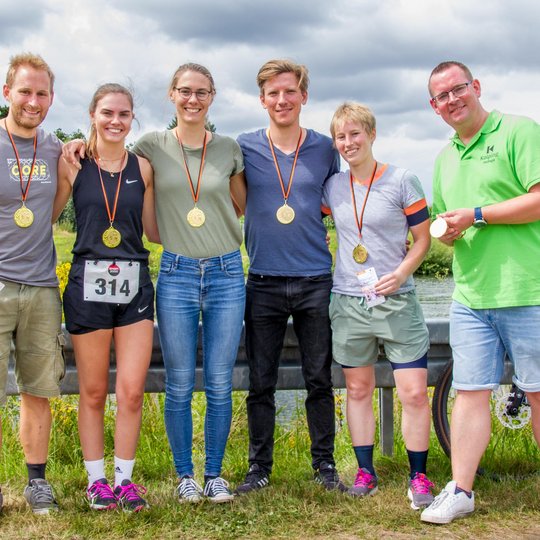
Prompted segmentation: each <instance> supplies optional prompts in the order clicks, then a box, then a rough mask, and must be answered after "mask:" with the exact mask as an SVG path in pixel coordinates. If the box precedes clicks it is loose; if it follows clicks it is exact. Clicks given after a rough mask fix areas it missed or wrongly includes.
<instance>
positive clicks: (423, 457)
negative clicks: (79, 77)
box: [407, 449, 428, 480]
mask: <svg viewBox="0 0 540 540" xmlns="http://www.w3.org/2000/svg"><path fill="white" fill-rule="evenodd" d="M407 455H408V456H409V466H410V468H411V480H412V479H413V478H414V475H415V474H416V473H423V474H426V464H427V455H428V451H427V450H424V451H422V452H415V451H414V450H409V449H407Z"/></svg>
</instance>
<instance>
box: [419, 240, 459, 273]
mask: <svg viewBox="0 0 540 540" xmlns="http://www.w3.org/2000/svg"><path fill="white" fill-rule="evenodd" d="M453 256H454V249H453V248H451V247H448V246H447V245H445V244H443V243H442V242H439V241H438V240H434V241H432V243H431V247H430V248H429V251H428V253H427V255H426V257H425V258H424V260H423V262H422V264H421V265H420V266H419V268H418V270H416V272H415V274H416V275H420V276H435V277H439V278H444V277H447V276H448V275H450V274H451V273H452V258H453Z"/></svg>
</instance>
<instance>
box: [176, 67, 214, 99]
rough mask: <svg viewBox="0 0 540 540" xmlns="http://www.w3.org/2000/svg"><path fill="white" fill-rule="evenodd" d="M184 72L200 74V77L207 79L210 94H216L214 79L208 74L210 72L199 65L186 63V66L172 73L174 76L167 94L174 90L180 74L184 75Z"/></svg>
mask: <svg viewBox="0 0 540 540" xmlns="http://www.w3.org/2000/svg"><path fill="white" fill-rule="evenodd" d="M186 71H194V72H195V73H200V74H201V75H204V76H205V77H206V78H207V79H208V82H209V83H210V92H212V94H215V93H216V86H215V84H214V78H213V77H212V74H211V73H210V71H209V70H208V69H207V68H205V67H204V66H201V64H194V63H192V62H188V63H187V64H182V65H181V66H179V67H178V69H177V70H176V71H175V72H174V75H173V77H172V79H171V84H170V85H169V93H170V92H172V91H173V90H174V88H175V87H176V83H177V82H178V79H179V78H180V75H182V73H185V72H186Z"/></svg>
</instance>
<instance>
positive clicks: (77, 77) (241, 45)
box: [0, 0, 540, 198]
mask: <svg viewBox="0 0 540 540" xmlns="http://www.w3.org/2000/svg"><path fill="white" fill-rule="evenodd" d="M21 51H31V52H36V53H39V54H41V55H42V56H43V57H44V58H45V60H46V61H47V62H48V63H49V64H50V65H51V67H52V69H53V70H54V72H55V74H56V77H57V82H56V87H55V91H56V95H55V102H54V105H53V107H52V108H51V110H50V112H49V115H48V117H47V120H46V122H45V127H46V128H47V129H50V130H52V129H56V128H57V127H60V128H62V129H63V130H64V131H66V132H71V131H74V130H75V129H78V128H80V129H82V130H83V131H84V132H86V131H87V129H88V114H87V106H88V103H89V101H90V98H91V96H92V93H93V92H94V90H95V88H96V87H97V86H98V85H99V84H101V83H105V82H120V83H122V84H127V85H129V86H130V87H132V88H133V90H134V92H135V96H136V115H137V118H138V120H139V124H140V125H139V126H134V129H133V132H132V134H131V136H130V140H135V139H136V138H137V137H138V136H140V135H141V134H142V133H145V132H147V131H150V130H154V129H164V128H165V127H166V126H167V124H168V123H169V121H170V120H171V118H172V116H173V109H172V104H171V103H170V102H169V101H168V100H167V95H166V94H167V87H168V84H169V80H170V77H171V76H172V74H173V72H174V70H175V69H176V67H177V66H178V65H180V64H182V63H184V62H189V61H192V62H198V63H201V64H204V65H205V66H207V67H208V68H209V69H210V71H211V72H212V74H213V76H214V79H215V82H216V86H217V91H218V93H217V96H216V99H215V101H214V104H213V106H212V108H211V110H210V119H211V121H212V122H213V123H214V124H215V125H216V127H217V130H218V131H219V132H220V133H222V134H226V135H231V136H234V137H235V136H237V135H238V134H239V133H241V132H243V131H249V130H253V129H256V128H258V127H262V126H264V125H266V123H267V118H266V113H265V111H264V110H263V109H262V107H261V106H260V103H259V99H258V91H257V90H258V89H257V86H256V84H255V75H256V73H257V71H258V68H259V67H260V66H261V65H262V64H263V63H264V62H265V61H266V60H268V59H270V58H276V57H288V58H292V59H294V60H296V61H298V62H301V63H304V64H306V65H307V66H308V68H309V71H310V79H311V85H310V89H309V100H308V104H307V105H306V107H305V108H304V111H303V114H302V124H303V125H304V126H305V127H312V128H314V129H317V130H319V131H322V132H324V133H328V125H329V122H330V119H331V116H332V113H333V111H334V109H335V108H336V106H337V105H338V104H340V103H341V102H343V101H344V100H358V101H361V102H363V103H365V104H367V105H369V106H370V107H371V108H372V110H373V111H374V113H375V115H376V117H377V122H378V130H377V133H378V137H377V141H376V143H375V156H376V157H377V158H378V159H379V160H380V161H383V162H392V163H394V164H396V165H400V166H403V167H407V168H409V169H411V170H412V171H414V172H415V173H416V174H417V175H418V176H419V178H420V180H421V181H422V183H423V185H424V187H425V189H426V192H427V194H428V198H430V196H431V187H430V184H431V180H430V176H431V171H432V164H433V160H434V158H435V156H436V154H437V152H438V151H439V150H440V149H441V147H442V146H443V144H444V143H445V141H446V140H447V139H448V137H449V136H450V134H451V131H450V129H449V128H448V126H446V125H445V124H444V123H443V122H442V121H441V120H440V118H438V117H436V115H435V114H434V113H433V111H432V110H431V107H430V106H429V103H428V94H427V90H426V82H427V78H428V75H429V73H430V71H431V69H432V68H433V67H434V66H435V65H436V64H438V63H439V62H440V61H443V60H449V59H455V60H460V61H462V62H464V63H465V64H467V65H469V67H470V68H471V70H472V71H473V74H474V75H475V76H476V77H477V78H478V79H480V81H481V83H482V86H483V103H484V106H485V107H486V108H487V109H493V108H497V109H499V110H502V111H504V112H509V113H515V114H525V115H527V116H530V117H532V118H534V119H535V120H537V121H540V94H539V90H540V54H539V51H540V3H539V2H535V1H534V0H513V1H512V2H510V1H508V0H481V1H480V0H407V1H405V0H403V1H400V0H378V1H377V0H274V1H269V0H266V1H262V0H189V1H188V0H91V1H88V0H86V1H84V2H82V1H79V0H24V2H14V1H11V0H2V2H1V4H0V72H1V73H0V76H1V77H4V74H5V72H6V71H7V65H8V61H9V57H10V56H11V55H12V54H16V53H18V52H21Z"/></svg>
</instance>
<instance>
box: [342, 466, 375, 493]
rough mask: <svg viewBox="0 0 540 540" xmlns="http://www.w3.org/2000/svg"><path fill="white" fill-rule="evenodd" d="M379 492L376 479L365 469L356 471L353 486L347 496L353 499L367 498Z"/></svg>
mask: <svg viewBox="0 0 540 540" xmlns="http://www.w3.org/2000/svg"><path fill="white" fill-rule="evenodd" d="M378 490H379V482H378V481H377V477H376V476H375V475H373V474H371V473H370V472H369V471H368V470H367V469H364V468H362V469H358V472H357V473H356V479H355V481H354V485H353V486H352V487H351V488H350V489H349V491H348V493H349V495H352V496H353V497H367V496H369V495H375V493H377V491H378Z"/></svg>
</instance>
